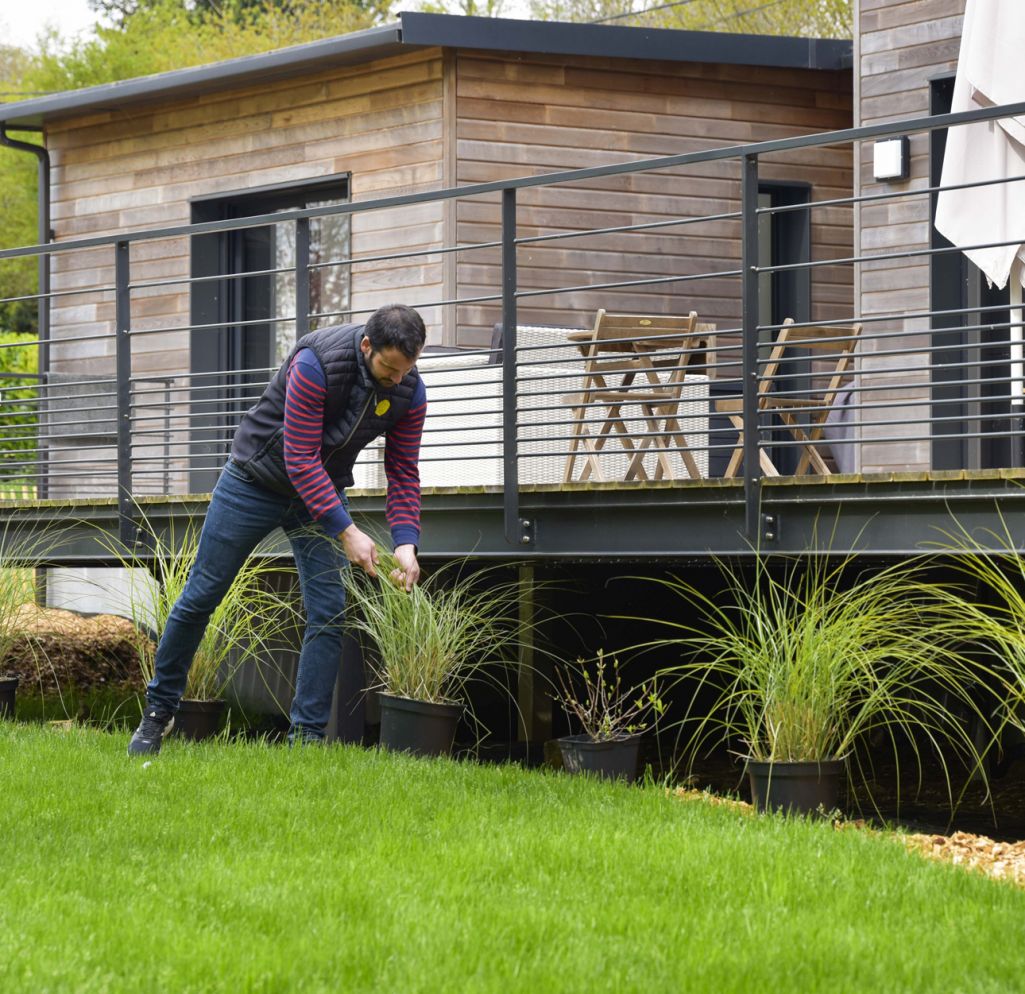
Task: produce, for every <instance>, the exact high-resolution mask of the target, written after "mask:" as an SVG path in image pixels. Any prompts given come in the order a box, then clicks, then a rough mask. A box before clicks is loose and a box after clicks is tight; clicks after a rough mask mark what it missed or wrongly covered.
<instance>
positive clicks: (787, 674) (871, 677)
mask: <svg viewBox="0 0 1025 994" xmlns="http://www.w3.org/2000/svg"><path fill="white" fill-rule="evenodd" d="M717 566H718V569H719V573H720V576H721V577H722V580H723V586H722V590H721V592H720V593H719V594H718V595H713V594H709V593H706V592H704V591H702V590H699V589H698V588H697V587H695V586H694V585H692V584H690V583H687V582H685V581H683V580H681V579H679V578H677V577H670V578H668V579H655V580H654V581H653V582H657V583H660V584H662V585H664V586H665V587H667V588H668V589H669V590H670V591H671V592H672V593H673V594H674V595H676V596H678V597H679V599H680V601H681V610H680V612H679V615H678V617H677V618H676V619H669V620H665V619H663V620H662V621H661V624H662V625H663V626H664V627H665V628H666V629H668V633H667V634H666V635H664V636H663V637H661V638H658V639H656V640H652V641H651V642H648V643H645V644H644V648H651V647H656V646H657V647H660V648H663V649H664V648H667V647H672V648H674V649H676V650H677V651H679V652H680V653H681V654H682V659H681V661H680V662H679V663H678V664H676V665H674V666H671V667H669V668H667V669H666V670H664V671H663V675H664V676H665V677H667V678H669V677H672V678H676V679H678V680H683V679H685V678H687V679H689V680H690V681H691V682H692V683H693V684H694V690H695V694H694V698H693V699H692V704H691V705H690V706H689V707H688V708H687V713H686V715H685V717H684V718H683V720H682V722H681V723H680V726H679V727H680V729H681V731H682V730H685V734H686V735H687V736H688V738H689V742H688V748H689V749H693V750H694V751H695V753H696V752H697V751H698V750H700V749H702V748H704V747H705V746H707V745H710V744H712V743H720V742H723V741H726V742H728V743H730V744H731V745H733V747H734V749H736V746H737V744H739V745H740V747H741V749H742V750H743V752H744V753H745V754H746V756H747V758H750V759H753V760H757V761H762V762H770V763H771V762H800V761H824V760H832V759H843V760H851V759H852V757H856V755H857V749H856V747H857V746H858V745H859V744H861V743H864V742H866V741H867V740H868V738H869V737H870V736H871V737H872V743H873V749H876V748H879V746H880V744H882V745H883V746H884V747H887V744H888V751H891V752H892V754H893V756H894V759H895V760H896V761H897V762H898V764H899V762H900V757H901V754H902V753H903V754H905V755H906V749H907V748H908V747H910V749H911V752H912V755H913V756H914V758H915V760H916V761H917V764H918V768H919V771H921V764H922V759H923V756H922V753H921V749H922V748H923V745H927V746H928V747H929V748H930V751H931V752H932V753H934V754H935V756H936V757H937V758H938V761H939V763H940V765H941V768H942V771H943V776H944V779H945V780H946V784H947V790H948V795H950V796H951V798H952V788H951V778H950V768H949V765H948V757H949V758H953V757H954V756H957V757H958V758H959V760H960V761H961V762H962V763H965V764H967V765H968V766H969V767H970V768H977V767H978V766H979V764H980V760H979V755H978V752H977V750H976V749H975V747H974V745H973V743H972V740H971V738H970V736H969V734H968V731H967V729H966V727H965V725H964V723H963V714H964V712H965V710H973V711H975V712H976V713H978V711H977V707H976V704H975V702H974V701H973V698H972V694H971V689H972V687H973V685H974V680H975V677H976V675H977V674H976V672H975V670H974V669H973V666H972V664H971V663H970V662H969V660H967V659H966V658H965V657H964V656H963V655H962V654H961V653H960V652H959V648H960V645H961V642H960V640H961V638H962V634H963V630H962V626H961V624H960V621H959V619H958V618H957V616H956V615H955V614H954V613H952V612H951V611H950V604H951V603H952V600H951V595H950V593H949V591H945V590H944V589H943V588H941V587H936V586H933V585H932V584H930V583H927V582H926V580H925V578H924V573H923V569H922V567H921V564H898V565H895V566H891V567H887V568H882V569H878V570H871V571H870V570H868V569H863V568H861V567H860V566H859V564H858V563H857V561H856V560H855V559H854V557H844V558H842V559H840V560H839V561H831V560H830V559H829V558H827V557H825V556H821V555H809V556H805V557H803V558H801V559H786V560H781V561H779V565H778V567H777V565H776V564H775V563H770V561H769V559H768V558H767V557H765V556H762V555H757V556H756V557H755V558H754V562H753V566H752V568H751V570H750V571H749V572H745V571H744V570H743V569H742V568H740V567H737V566H733V565H730V564H729V563H726V562H724V561H722V560H719V561H717ZM681 618H685V619H687V620H680V619H681ZM708 688H712V690H713V694H712V698H713V703H712V705H711V707H707V706H702V708H701V713H694V712H696V711H697V710H698V709H697V707H696V706H695V704H694V703H693V701H697V700H699V699H701V700H704V699H705V698H707V694H703V693H701V691H703V690H706V689H708ZM980 717H981V716H980ZM738 751H739V750H738Z"/></svg>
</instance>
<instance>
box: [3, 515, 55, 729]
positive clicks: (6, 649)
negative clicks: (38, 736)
mask: <svg viewBox="0 0 1025 994" xmlns="http://www.w3.org/2000/svg"><path fill="white" fill-rule="evenodd" d="M62 534H63V529H60V528H57V529H54V528H47V529H44V530H43V531H41V532H33V531H31V530H30V529H27V528H20V527H16V526H14V525H11V524H4V525H2V526H0V718H10V717H13V716H14V712H15V706H16V703H17V691H18V685H19V683H20V677H19V675H18V674H17V672H15V671H14V669H13V667H12V661H11V655H12V652H13V651H14V649H15V646H16V645H18V644H20V643H24V642H25V624H24V622H23V620H22V617H23V612H24V610H25V609H26V606H31V605H33V604H34V603H35V592H36V586H35V576H36V571H37V570H38V569H39V568H40V567H41V566H42V565H43V564H44V562H45V560H46V553H47V551H48V550H50V549H51V548H52V547H53V546H54V545H56V544H57V542H58V541H59V539H60V536H61V535H62ZM36 648H37V647H35V646H33V655H35V654H36Z"/></svg>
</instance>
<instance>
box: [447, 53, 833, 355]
mask: <svg viewBox="0 0 1025 994" xmlns="http://www.w3.org/2000/svg"><path fill="white" fill-rule="evenodd" d="M456 74H457V81H456V92H457V149H458V158H457V169H458V180H459V182H460V183H475V182H491V181H495V180H501V179H505V178H509V177H515V176H520V175H523V174H535V175H536V174H540V173H545V172H554V171H559V170H565V169H574V168H583V167H588V166H595V165H604V164H608V163H612V162H627V161H631V160H640V159H646V158H652V157H657V156H661V155H674V154H681V153H687V152H698V151H704V150H708V149H714V148H722V147H725V146H730V145H738V144H745V143H750V142H755V141H765V140H770V139H775V138H782V137H790V136H793V135H795V134H802V133H810V132H819V131H829V130H832V129H838V128H844V127H849V126H850V123H851V113H850V107H851V104H850V100H851V95H850V78H849V76H848V75H846V74H844V73H830V72H817V71H816V72H812V71H799V70H797V71H795V70H781V69H762V68H756V67H749V66H720V65H710V64H708V65H706V64H690V63H687V64H683V63H677V64H669V63H664V64H663V63H645V62H639V61H630V60H614V59H597V58H556V57H550V58H549V57H544V56H537V57H532V58H530V59H521V58H517V57H515V56H506V55H503V54H495V53H474V52H462V53H459V57H458V59H457V64H456ZM851 169H852V162H851V152H850V149H849V148H821V149H809V150H805V151H802V152H799V153H795V154H791V155H789V156H786V157H785V158H784V157H781V156H775V157H772V158H766V160H765V161H764V162H763V163H762V164H761V166H760V176H761V177H762V178H763V179H766V180H776V181H782V182H795V183H807V184H810V185H811V187H812V199H818V200H822V199H830V198H839V197H846V196H849V195H850V191H851V185H852V172H851ZM739 209H740V164H739V162H738V161H737V160H727V161H717V162H708V163H701V164H699V165H695V166H691V167H687V168H682V169H674V170H660V171H652V172H644V173H632V174H623V175H620V176H614V177H608V178H604V179H601V180H590V181H585V182H580V183H573V184H566V185H563V186H559V187H536V188H531V189H527V190H522V191H520V193H519V194H518V197H517V225H518V233H519V234H520V235H521V236H530V235H542V234H552V233H556V232H565V233H569V232H573V231H579V232H582V231H587V230H588V229H594V228H603V227H615V226H622V225H629V224H644V223H650V222H659V221H664V220H668V219H671V218H682V219H695V218H705V217H708V216H710V215H721V214H730V213H734V212H738V211H739ZM457 219H458V220H457V224H458V238H459V242H460V244H474V243H478V242H486V241H493V240H496V239H498V238H499V237H500V224H499V221H500V218H499V206H498V202H497V198H493V199H491V200H489V201H485V200H484V199H483V198H481V199H475V200H473V201H469V200H467V201H463V202H460V204H459V206H458V209H457ZM852 225H853V216H852V212H851V210H850V209H849V208H846V207H844V208H830V209H828V212H827V211H823V212H822V213H821V214H820V213H815V214H813V221H812V255H813V258H816V259H831V258H840V257H842V258H847V257H849V256H850V255H851V254H852V251H853V227H852ZM739 268H740V225H739V221H738V220H733V219H719V220H701V221H698V222H696V223H692V224H686V225H679V226H673V227H667V228H664V229H655V230H653V231H645V232H633V233H630V232H617V233H610V234H604V235H601V234H586V235H582V236H577V237H573V238H567V239H563V240H557V241H551V242H547V243H537V244H535V245H523V246H521V248H520V250H519V252H518V273H519V284H520V288H521V290H522V291H525V293H526V296H523V297H521V299H520V301H519V304H518V312H519V315H520V320H521V321H523V322H537V323H541V324H559V325H571V326H590V324H591V322H592V321H593V316H594V312H595V310H596V309H597V308H598V307H606V308H611V309H619V310H635V309H642V310H652V311H655V312H659V313H674V312H677V311H687V310H690V309H691V308H692V307H693V308H694V309H695V310H697V311H698V313H699V315H700V317H701V318H702V319H706V320H710V321H715V322H716V323H717V324H719V326H720V327H721V328H730V327H736V326H738V325H739V322H740V281H739V276H737V275H735V273H736V271H737V270H739ZM456 270H457V274H458V287H459V292H460V294H461V295H462V296H478V295H482V294H483V293H486V292H487V290H488V289H489V288H490V289H491V290H492V292H493V291H494V289H495V288H497V287H498V286H500V283H499V282H498V279H499V274H500V269H499V257H498V253H497V251H496V250H492V249H476V250H473V251H472V252H471V251H467V252H461V253H460V255H459V261H458V263H457V266H456ZM827 270H828V271H827ZM667 277H669V278H671V277H680V279H678V280H677V281H675V282H671V283H661V284H659V283H657V282H652V283H645V281H649V280H650V281H657V280H664V279H665V278H667ZM621 281H629V282H632V283H634V284H635V285H632V286H628V287H625V288H620V289H596V290H590V289H587V288H588V287H590V286H594V285H596V284H606V283H615V282H621ZM811 286H812V290H811V292H812V308H813V314H814V315H815V316H816V317H817V318H819V319H826V318H830V317H839V318H843V317H848V318H849V317H850V314H851V312H852V307H853V290H852V274H851V267H850V265H849V264H847V265H843V266H839V267H825V268H824V269H823V270H816V271H815V272H814V274H813V277H812V281H811ZM558 288H564V289H563V291H562V292H561V293H552V292H550V291H553V290H556V289H558ZM499 313H500V309H499V307H498V306H497V304H479V303H475V304H468V305H465V306H461V307H460V308H459V309H458V315H459V322H458V323H459V332H460V336H461V338H462V340H463V341H465V342H467V343H474V344H482V343H485V342H487V341H488V340H489V339H490V333H491V332H490V329H491V326H492V324H493V323H494V322H495V321H497V320H498V318H499Z"/></svg>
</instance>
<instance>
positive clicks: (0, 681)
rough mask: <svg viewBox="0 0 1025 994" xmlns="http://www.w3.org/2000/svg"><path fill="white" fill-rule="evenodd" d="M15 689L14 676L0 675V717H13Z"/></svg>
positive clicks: (16, 681)
mask: <svg viewBox="0 0 1025 994" xmlns="http://www.w3.org/2000/svg"><path fill="white" fill-rule="evenodd" d="M17 690H18V678H17V677H16V676H0V718H13V717H14V696H15V693H16V692H17Z"/></svg>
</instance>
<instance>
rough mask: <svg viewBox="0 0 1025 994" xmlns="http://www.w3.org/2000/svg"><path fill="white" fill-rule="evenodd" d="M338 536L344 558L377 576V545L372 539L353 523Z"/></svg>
mask: <svg viewBox="0 0 1025 994" xmlns="http://www.w3.org/2000/svg"><path fill="white" fill-rule="evenodd" d="M338 537H339V539H341V542H342V548H343V549H344V550H345V558H346V559H348V560H349V562H350V563H355V564H356V565H357V566H359V567H360V568H361V569H362V570H363V571H364V572H365V573H369V574H370V575H371V576H377V569H376V566H377V545H376V543H375V542H374V540H373V539H372V538H371V537H370V536H369V535H367V534H366V533H365V532H361V531H360V530H359V529H358V528H357V527H356V526H355V525H349V527H348V528H346V529H345V531H343V532H342V533H341V535H339V536H338ZM410 548H412V546H410ZM400 561H401V560H400Z"/></svg>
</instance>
